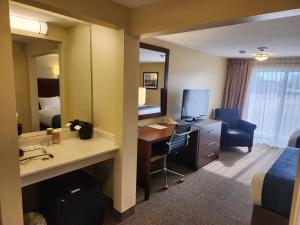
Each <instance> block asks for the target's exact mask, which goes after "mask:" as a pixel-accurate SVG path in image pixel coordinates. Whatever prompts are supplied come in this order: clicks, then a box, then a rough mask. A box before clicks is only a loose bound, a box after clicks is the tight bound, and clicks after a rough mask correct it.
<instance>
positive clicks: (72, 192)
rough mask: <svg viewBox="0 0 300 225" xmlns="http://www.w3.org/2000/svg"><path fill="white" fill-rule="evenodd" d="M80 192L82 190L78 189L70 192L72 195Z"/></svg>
mask: <svg viewBox="0 0 300 225" xmlns="http://www.w3.org/2000/svg"><path fill="white" fill-rule="evenodd" d="M78 191H80V188H76V189H74V190H72V191H70V193H71V194H74V193H76V192H78Z"/></svg>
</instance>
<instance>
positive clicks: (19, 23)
mask: <svg viewBox="0 0 300 225" xmlns="http://www.w3.org/2000/svg"><path fill="white" fill-rule="evenodd" d="M10 27H11V28H13V29H18V30H23V31H29V32H34V33H38V34H47V33H48V24H47V23H45V22H40V21H37V20H32V19H27V18H23V17H19V16H13V15H10Z"/></svg>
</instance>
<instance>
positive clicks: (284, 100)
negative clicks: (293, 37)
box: [243, 58, 300, 147]
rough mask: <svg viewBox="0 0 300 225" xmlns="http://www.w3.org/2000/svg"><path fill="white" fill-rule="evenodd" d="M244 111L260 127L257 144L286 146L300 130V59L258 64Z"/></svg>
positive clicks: (272, 60) (252, 77)
mask: <svg viewBox="0 0 300 225" xmlns="http://www.w3.org/2000/svg"><path fill="white" fill-rule="evenodd" d="M243 112H244V113H243V117H244V118H245V119H247V120H248V121H251V122H253V123H255V124H256V125H257V129H256V131H255V137H254V141H255V142H256V143H262V144H268V145H271V146H276V147H286V146H287V143H288V139H289V136H290V135H291V133H292V132H293V131H294V130H295V129H299V128H300V58H282V59H281V58H277V59H269V60H267V61H265V62H256V63H255V65H254V67H253V69H252V73H251V78H250V83H249V87H248V90H247V95H246V102H245V106H244V111H243Z"/></svg>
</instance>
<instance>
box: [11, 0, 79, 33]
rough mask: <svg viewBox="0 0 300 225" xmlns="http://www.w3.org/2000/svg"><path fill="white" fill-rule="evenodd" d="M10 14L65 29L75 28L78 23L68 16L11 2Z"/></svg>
mask: <svg viewBox="0 0 300 225" xmlns="http://www.w3.org/2000/svg"><path fill="white" fill-rule="evenodd" d="M9 13H10V15H14V16H20V17H24V18H28V19H34V20H38V21H41V22H47V23H50V24H54V25H56V26H60V27H65V28H68V27H71V26H74V25H75V24H77V23H78V22H77V21H75V19H72V18H69V17H66V16H62V15H58V14H55V13H50V12H46V11H43V10H40V9H38V8H33V7H30V6H25V5H21V4H19V3H14V2H11V3H10V5H9Z"/></svg>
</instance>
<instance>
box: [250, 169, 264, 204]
mask: <svg viewBox="0 0 300 225" xmlns="http://www.w3.org/2000/svg"><path fill="white" fill-rule="evenodd" d="M265 175H266V173H257V174H255V175H254V176H253V178H252V182H251V186H250V197H251V199H252V201H253V204H255V205H258V206H261V194H262V189H263V184H264V179H265Z"/></svg>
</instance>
